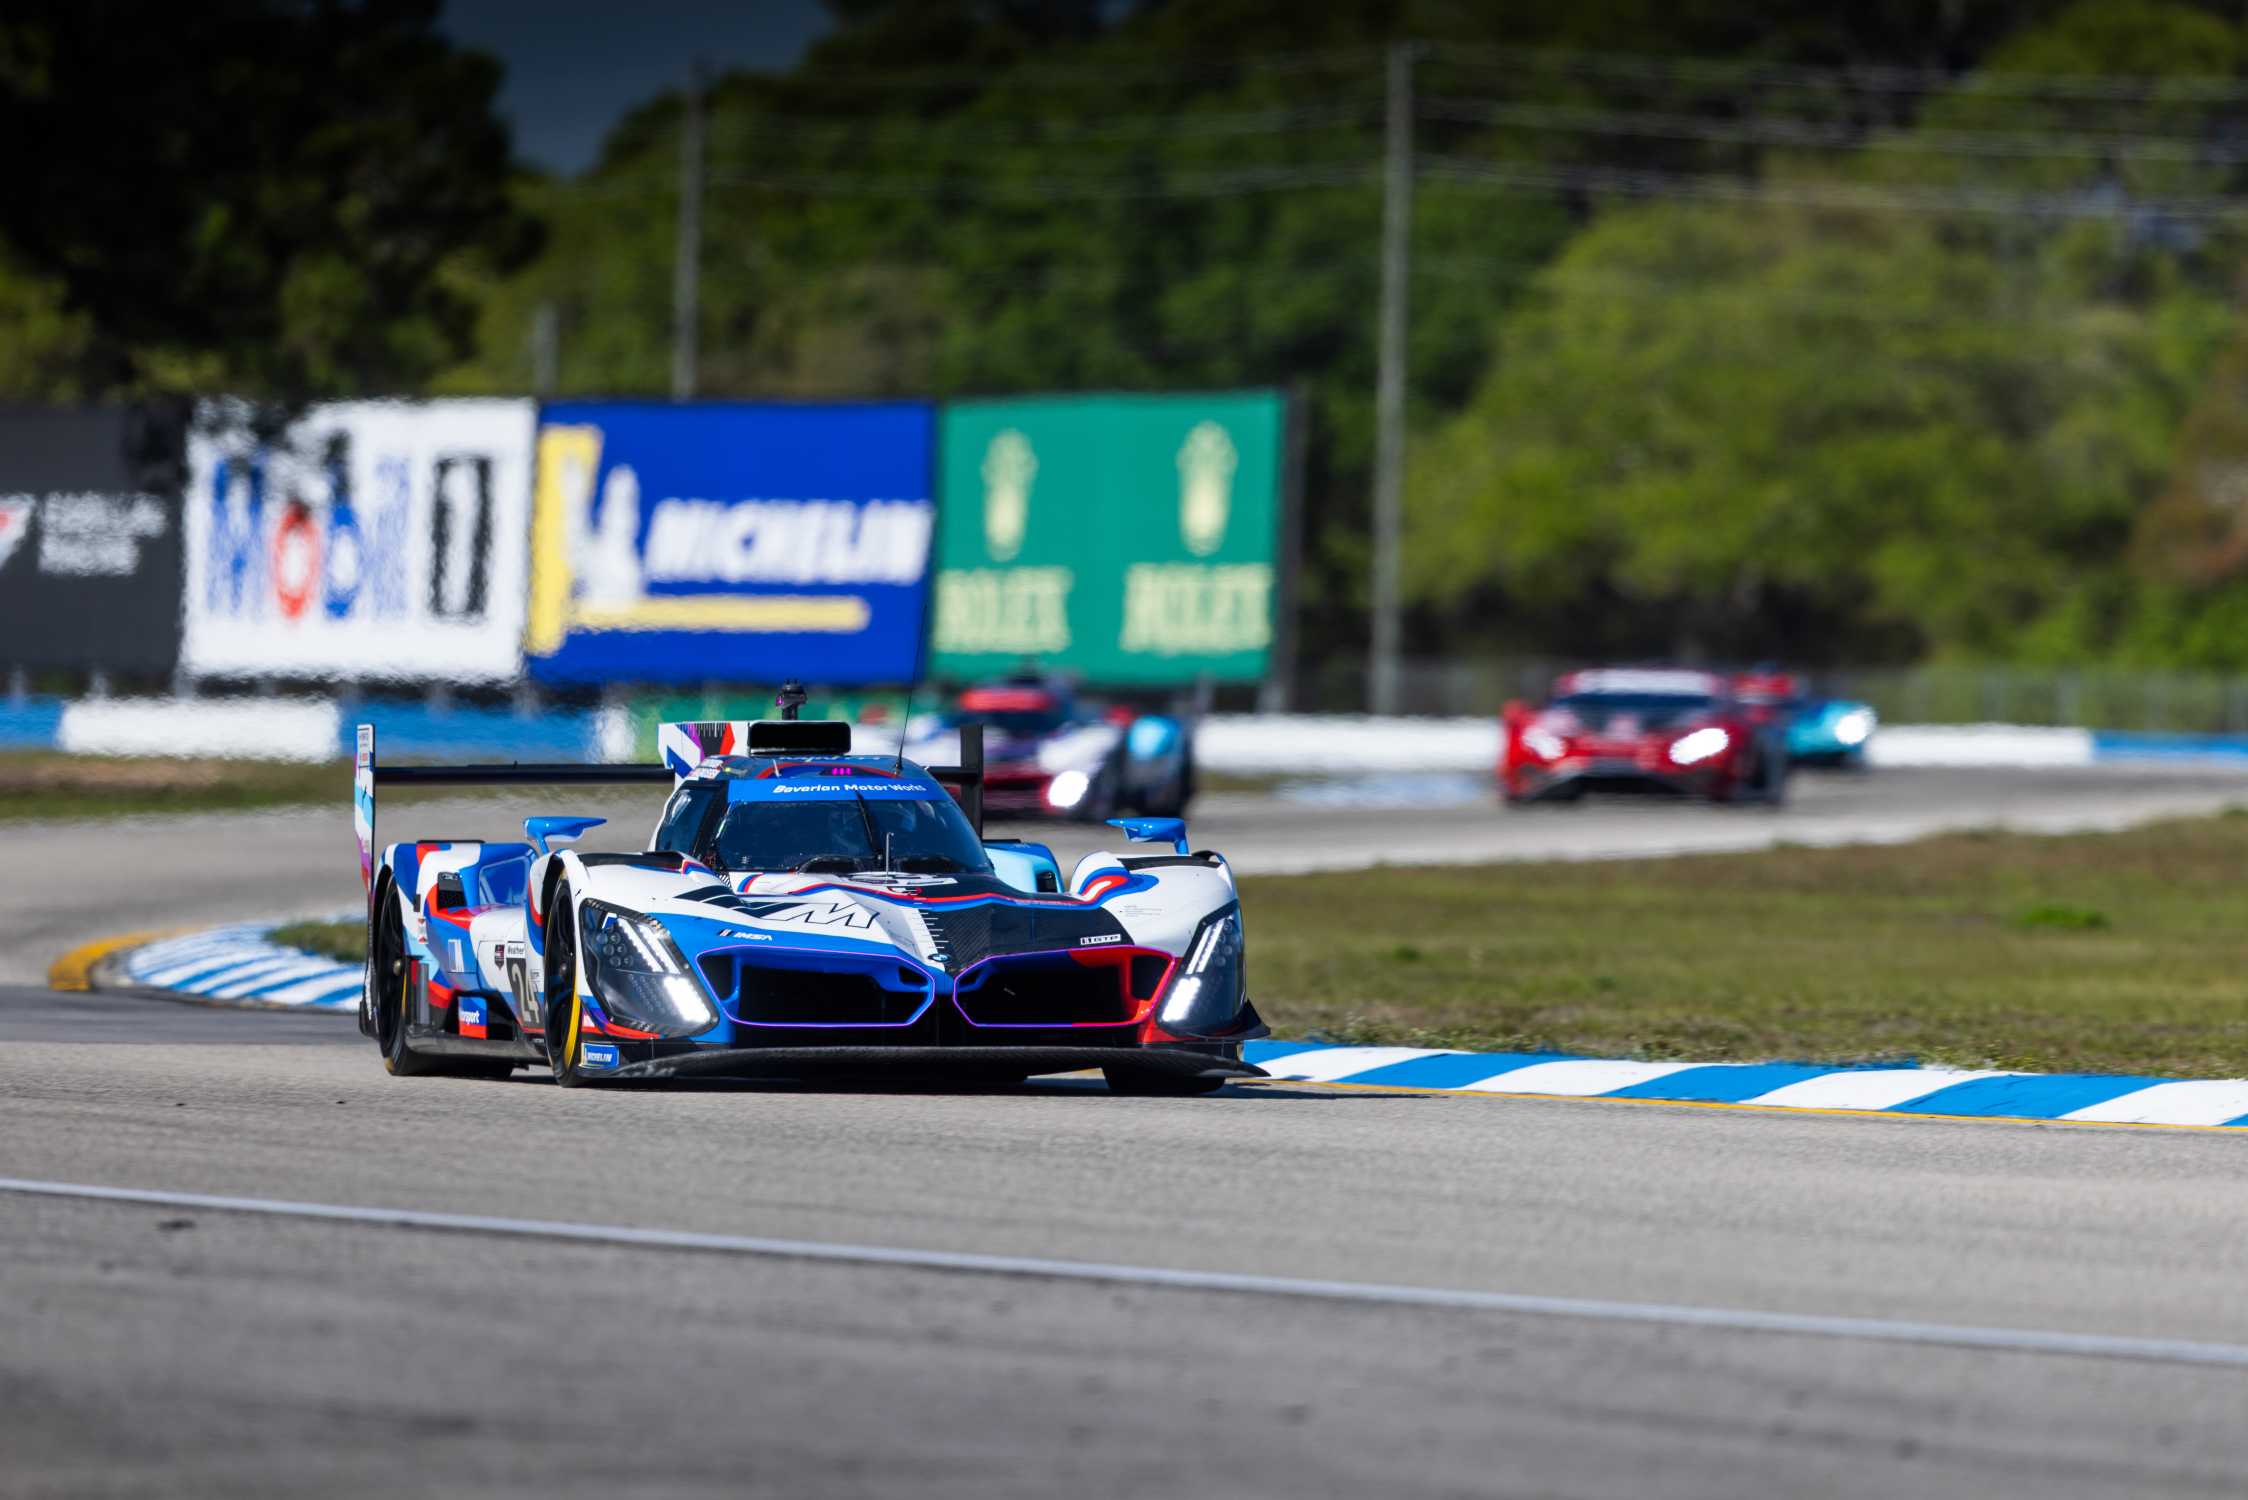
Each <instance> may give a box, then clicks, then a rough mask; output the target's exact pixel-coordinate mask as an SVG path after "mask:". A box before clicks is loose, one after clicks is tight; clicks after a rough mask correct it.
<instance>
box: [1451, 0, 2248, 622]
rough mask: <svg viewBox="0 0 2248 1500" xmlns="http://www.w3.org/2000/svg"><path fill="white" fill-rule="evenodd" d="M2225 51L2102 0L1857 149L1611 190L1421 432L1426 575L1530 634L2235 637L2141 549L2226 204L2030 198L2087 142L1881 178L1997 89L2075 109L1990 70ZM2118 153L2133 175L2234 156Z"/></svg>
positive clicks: (2098, 174)
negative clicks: (1675, 195)
mask: <svg viewBox="0 0 2248 1500" xmlns="http://www.w3.org/2000/svg"><path fill="white" fill-rule="evenodd" d="M2122 35H2127V36H2128V38H2129V45H2124V44H2123V43H2122V42H2121V41H2119V40H2118V38H2119V36H2122ZM2240 51H2241V46H2240V40H2239V32H2238V29H2237V27H2235V26H2233V25H2230V24H2225V23H2220V22H2218V21H2216V20H2215V19H2213V18H2211V17H2210V16H2208V15H2207V14H2205V13H2202V12H2200V11H2197V10H2192V9H2189V8H2187V7H2183V6H2179V5H2174V4H2162V3H2154V0H2126V3H2122V4H2107V3H2102V0H2090V3H2086V4H2081V5H2079V6H2077V7H2075V8H2073V9H2072V10H2070V11H2069V12H2067V13H2066V14H2064V15H2063V16H2062V17H2060V18H2059V19H2058V20H2056V21H2055V22H2054V23H2052V25H2051V26H2050V27H2048V28H2046V29H2044V30H2042V31H2039V32H2037V33H2034V34H2032V35H2029V36H2025V37H2023V38H2022V39H2020V40H2019V41H2018V42H2017V43H2016V44H2014V45H2011V46H2009V47H2007V48H2002V49H2001V50H2000V51H1999V53H1998V54H1997V56H1996V58H1995V59H1994V61H1993V66H1992V67H1991V68H1990V69H1989V70H1988V71H1987V72H1986V73H1985V74H1983V75H1980V76H1979V77H1978V78H1977V79H1975V80H1971V81H1970V82H1969V83H1967V84H1966V85H1964V86H1963V87H1962V88H1960V89H1959V90H1957V91H1956V92H1955V93H1954V94H1953V95H1952V96H1950V97H1948V98H1946V99H1943V100H1940V101H1938V102H1936V103H1935V104H1933V105H1931V106H1930V108H1929V110H1928V111H1927V113H1926V118H1925V119H1924V121H1923V122H1922V123H1920V124H1917V125H1915V126H1914V127H1912V128H1911V129H1909V130H1905V131H1901V132H1897V133H1895V134H1894V135H1893V136H1891V137H1889V138H1887V139H1885V140H1883V141H1882V142H1880V143H1878V144H1877V146H1876V148H1875V149H1874V150H1872V151H1871V152H1869V153H1867V154H1866V156H1865V158H1864V159H1863V160H1862V161H1860V162H1859V163H1857V164H1856V167H1855V171H1856V174H1857V175H1856V176H1855V177H1854V178H1851V177H1845V178H1841V179H1837V178H1836V176H1835V174H1834V173H1833V172H1832V171H1831V170H1826V171H1823V172H1822V171H1819V170H1814V167H1813V166H1812V165H1811V164H1806V163H1796V162H1789V161H1785V160H1774V161H1773V162H1771V163H1769V164H1768V165H1769V167H1770V169H1771V171H1772V173H1773V175H1774V177H1775V183H1774V188H1773V191H1772V192H1771V193H1769V194H1768V195H1765V196H1763V197H1761V198H1759V199H1757V200H1756V201H1754V202H1753V203H1751V204H1748V205H1745V206H1744V205H1725V206H1716V205H1704V204H1695V203H1685V204H1653V205H1645V206H1627V207H1617V208H1612V209H1610V210H1609V211H1608V212H1606V213H1604V214H1602V215H1601V216H1600V217H1599V219H1598V220H1596V221H1595V222H1594V223H1593V224H1592V225H1591V226H1590V227H1589V228H1588V229H1587V230H1586V231H1585V232H1584V233H1583V234H1581V235H1579V236H1578V237H1577V238H1576V239H1575V240H1573V241H1572V242H1571V243H1570V245H1569V247H1568V248H1567V250H1566V251H1565V252H1564V253H1563V254H1562V255H1561V256H1560V257H1558V258H1557V260H1556V261H1555V263H1554V264H1553V265H1552V266H1551V267H1549V268H1548V269H1547V270H1546V271H1545V272H1543V273H1542V274H1541V275H1540V277H1539V279H1538V283H1537V290H1536V294H1535V295H1534V296H1533V297H1531V298H1530V299H1528V300H1527V301H1526V302H1525V303H1524V304H1523V305H1522V306H1521V308H1520V309H1519V310H1518V311H1517V312H1515V313H1514V314H1513V315H1512V316H1511V317H1510V318H1509V319H1508V320H1507V321H1506V323H1505V325H1504V327H1503V329H1502V330H1501V332H1500V334H1499V336H1498V339H1497V343H1496V354H1495V357H1494V360H1493V364H1492V369H1491V373H1490V374H1489V376H1488V377H1487V379H1486V380H1485V381H1484V383H1483V385H1482V386H1481V387H1480V389H1478V390H1477V392H1476V393H1475V395H1474V397H1473V398H1472V400H1471V401H1470V403H1469V404H1468V406H1467V408H1466V409H1465V410H1464V411H1463V412H1462V413H1461V414H1460V415H1459V416H1457V417H1455V418H1454V419H1452V420H1451V421H1449V422H1447V423H1444V424H1442V425H1441V426H1440V427H1439V428H1438V429H1437V430H1436V431H1435V432H1433V433H1432V434H1430V435H1429V437H1428V439H1427V440H1426V441H1425V442H1424V443H1423V444H1422V445H1421V446H1420V448H1419V449H1418V450H1417V452H1416V454H1415V461H1414V473H1415V482H1414V489H1413V494H1412V513H1413V523H1414V531H1413V536H1412V538H1411V554H1410V564H1411V570H1412V577H1413V581H1414V584H1415V587H1416V589H1417V591H1418V594H1419V597H1420V598H1422V599H1423V600H1424V601H1426V602H1427V603H1429V604H1430V605H1431V606H1433V607H1434V608H1435V609H1436V610H1437V611H1439V612H1441V613H1444V614H1448V615H1450V616H1452V617H1454V618H1465V617H1468V616H1470V615H1473V614H1479V613H1488V612H1490V611H1492V610H1493V609H1494V608H1495V609H1498V610H1502V611H1504V612H1505V613H1506V614H1508V615H1509V616H1510V617H1511V618H1513V619H1514V620H1515V621H1517V622H1518V624H1519V626H1520V627H1521V628H1522V629H1524V630H1525V631H1526V632H1527V633H1530V634H1532V635H1533V637H1534V638H1535V640H1536V644H1537V645H1538V646H1540V647H1543V648H1545V649H1548V650H1554V651H1578V652H1582V651H1587V650H1600V649H1607V650H1611V651H1625V652H1637V653H1655V652H1667V653H1676V654H1680V655H1686V656H1694V655H1700V654H1714V655H1718V656H1732V657H1754V656H1762V655H1770V656H1786V657H1789V658H1792V659H1796V660H1802V659H1806V658H1810V659H1817V658H1819V657H1821V656H1823V657H1825V658H1827V659H1830V660H1831V659H1855V660H1861V661H1862V660H1868V659H1879V658H1881V657H1884V656H1886V657H1891V658H1910V657H1913V656H1918V655H1921V654H1924V653H1930V652H1933V653H1935V654H1938V655H1949V656H1954V657H1964V658H1969V659H1975V658H1982V659H1996V658H2005V657H2016V658H2022V659H2027V660H2032V661H2046V662H2056V661H2066V660H2080V659H2083V658H2085V657H2087V656H2100V655H2118V656H2125V657H2131V656H2137V657H2140V658H2142V659H2164V660H2177V659H2180V658H2184V659H2187V660H2192V661H2195V662H2197V663H2199V664H2206V665H2227V666H2238V665H2240V664H2242V663H2244V662H2248V634H2241V633H2236V632H2235V631H2234V630H2233V629H2232V627H2233V626H2234V625H2235V624H2236V623H2248V596H2244V595H2242V594H2240V593H2238V592H2231V593H2219V594H2214V595H2211V594H2208V593H2206V592H2204V593H2202V594H2198V595H2189V594H2187V593H2186V592H2184V591H2180V590H2176V589H2171V590H2167V591H2166V590H2164V589H2163V588H2162V587H2161V586H2160V585H2159V582H2158V581H2156V580H2149V579H2148V578H2146V577H2144V576H2143V574H2142V573H2141V572H2140V571H2138V570H2135V569H2134V568H2133V566H2132V564H2131V561H2130V557H2129V554H2130V551H2131V542H2132V538H2133V535H2134V532H2135V530H2136V529H2137V528H2138V527H2139V525H2140V522H2141V518H2142V517H2143V516H2144V515H2145V514H2146V513H2147V511H2148V509H2149V507H2150V506H2151V505H2152V503H2153V502H2154V501H2155V499H2156V498H2157V497H2158V496H2159V495H2160V494H2161V493H2162V491H2163V490H2164V487H2165V486H2166V484H2167V483H2168V481H2169V477H2170V473H2171V468H2172V463H2173V454H2174V451H2175V446H2176V441H2177V436H2178V433H2179V430H2180V427H2181V424H2182V423H2183V422H2184V420H2185V419H2186V417H2187V415H2188V413H2189V411H2190V410H2191V409H2192V407H2193V405H2194V402H2195V400H2196V397H2197V394H2198V393H2199V391H2200V389H2201V387H2202V385H2203V382H2204V381H2205V379H2206V377H2207V374H2208V372H2209V370H2210V368H2211V366H2212V363H2213V362H2214V360H2215V359H2216V357H2217V355H2218V353H2219V352H2220V351H2221V350H2222V349H2223V348H2224V347H2225V346H2226V344H2227V343H2228V342H2229V341H2230V340H2231V339H2232V338H2234V337H2235V336H2236V331H2237V325H2236V322H2235V319H2234V316H2233V314H2232V311H2231V308H2230V300H2231V298H2230V286H2229V283H2230V279H2231V276H2232V274H2233V273H2232V266H2233V265H2234V264H2235V262H2236V260H2237V254H2238V248H2239V247H2238V244H2237V242H2236V241H2235V240H2234V238H2233V237H2232V235H2231V234H2230V232H2229V231H2226V230H2224V229H2221V228H2219V227H2218V226H2215V225H2212V224H2207V223H2200V222H2193V223H2185V222H2179V223H2174V224H2165V223H2163V222H2162V221H2161V220H2160V218H2159V216H2153V217H2152V222H2150V216H2148V215H2132V214H2124V215H2116V216H2113V217H2098V218H2085V217H2076V218H2073V219H2066V220H2061V219H2049V220H2044V221H2034V222H2033V221H2031V220H2030V217H2029V216H2030V215H2031V214H2032V213H2033V212H2034V209H2033V208H2030V207H2023V206H2021V205H2024V204H2028V203H2030V202H2031V195H2034V194H2045V195H2061V197H2062V198H2064V199H2066V198H2069V197H2072V196H2073V197H2074V198H2075V199H2076V200H2078V201H2081V200H2082V199H2083V197H2084V195H2087V194H2094V193H2100V192H2107V191H2112V190H2113V184H2112V182H2111V181H2110V180H2108V179H2106V178H2103V176H2102V172H2103V164H2102V159H2101V157H2100V156H2099V154H2098V153H2096V152H2089V153H2086V154H2083V155H2078V156H2074V157H2056V156H2054V155H2051V154H2044V155H2038V156H2034V157H2030V158H2028V159H2026V160H2025V161H2023V162H2015V161H2012V160H2010V159H2008V158H2007V157H2006V156H2005V155H2004V153H2003V152H2000V153H1999V154H1998V156H1997V165H1996V166H1992V165H1990V163H1988V162H1985V161H1981V160H1977V161H1974V162H1972V163H1967V164H1966V166H1971V167H1972V168H1973V170H1974V171H1975V173H1976V175H1975V178H1974V182H1975V185H1976V191H1978V192H1982V193H1986V194H1998V195H2011V196H2007V197H2004V200H2003V201H2004V211H2000V212H1989V213H1982V212H1977V211H1976V209H1975V207H1974V205H1973V204H1972V203H1968V204H1964V205H1963V204H1962V200H1961V199H1960V198H1958V197H1957V196H1953V197H1948V198H1942V199H1939V200H1935V202H1934V206H1933V207H1930V206H1929V205H1930V202H1931V200H1929V199H1927V198H1925V197H1923V198H1920V199H1902V198H1899V197H1898V196H1897V191H1898V190H1899V189H1903V190H1907V191H1910V190H1915V189H1917V190H1921V191H1923V192H1924V193H1925V192H1926V191H1929V190H1933V191H1936V192H1947V191H1951V192H1955V191H1956V190H1957V189H1959V188H1960V187H1961V186H1962V183H1961V181H1960V179H1959V176H1958V174H1959V173H1960V172H1961V171H1963V170H1966V166H1963V162H1965V158H1964V157H1963V156H1962V155H1960V154H1958V153H1959V151H1960V150H1961V148H1960V146H1959V140H1960V137H1959V136H1958V135H1957V134H1956V132H1958V131H1959V130H1961V129H1964V128H1968V127H1969V125H1970V122H1972V123H1973V124H1974V125H1976V126H1979V127H1982V128H1983V133H1982V134H1981V135H1980V136H1978V137H1976V140H1975V144H1976V145H1977V147H1978V148H1979V149H1990V148H1991V147H1992V142H1993V138H1994V137H1998V136H2001V135H2003V133H2002V132H2000V131H1998V130H1997V129H1996V127H1995V126H1994V125H1993V123H1992V120H1991V118H1990V117H1988V115H1987V114H1986V111H1988V110H1993V109H1999V108H2001V107H2002V108H2003V109H2004V111H2005V114H2004V116H2003V118H2004V119H2005V120H2007V121H2008V122H2009V123H2008V125H2007V127H2006V129H2007V130H2008V131H2012V132H2017V133H2019V132H2022V131H2025V130H2027V131H2036V130H2042V129H2046V128H2048V127H2051V128H2054V129H2062V128H2065V127H2066V125H2067V122H2066V120H2065V118H2062V117H2060V116H2059V115H2058V112H2057V107H2049V106H2045V105H2039V106H2037V107H2036V108H2035V109H2032V110H2030V111H2029V113H2028V114H2027V115H2025V113H2024V108H2025V107H2024V106H2023V104H2022V101H2021V99H2020V97H2019V96H2018V95H2015V94H2013V93H2010V92H2009V91H2008V89H2007V87H2006V84H2007V82H2008V79H2009V78H2010V76H2012V75H2015V74H2019V73H2024V72H2064V73H2068V74H2070V75H2072V76H2073V75H2080V74H2091V73H2097V72H2099V71H2101V70H2102V69H2104V68H2124V69H2129V70H2133V71H2136V72H2140V73H2148V74H2162V73H2178V74H2202V73H2205V72H2206V71H2208V70H2209V68H2210V66H2211V64H2212V63H2213V62H2214V63H2215V64H2216V65H2218V66H2220V67H2223V66H2229V65H2230V64H2231V62H2232V61H2233V60H2234V59H2235V58H2237V57H2238V56H2239V54H2240ZM2001 101H2002V104H2001ZM2048 108H2052V109H2054V110H2055V117H2054V118H2051V119H2041V118H2038V115H2039V114H2040V113H2041V112H2043V111H2046V110H2047V109H2048ZM2147 108H2148V109H2151V110H2152V111H2154V113H2155V114H2156V115H2158V116H2159V117H2160V119H2159V121H2158V124H2159V127H2160V128H2166V129H2168V130H2171V131H2173V132H2176V133H2177V134H2178V135H2179V136H2185V137H2190V136H2191V135H2192V134H2194V133H2195V130H2196V128H2197V127H2199V128H2207V127H2210V126H2212V125H2213V123H2214V121H2213V118H2212V116H2211V107H2210V106H2209V105H2208V104H2206V103H2201V104H2191V103H2179V104H2172V103H2167V102H2161V101H2157V102H2155V103H2153V104H2150V105H2148V106H2147ZM2181 111H2183V112H2184V113H2183V114H2182V115H2181V113H2180V112H2181ZM1947 132H1952V134H1946V133H1947ZM2030 138H2031V139H2035V137H2034V136H2032V137H2030ZM1931 144H1940V145H1942V146H1944V147H1945V150H1946V151H1947V152H1949V153H1951V154H1944V153H1941V152H1939V153H1933V154H1932V153H1931V152H1929V151H1928V150H1926V149H1924V148H1926V147H1928V146H1930V145H1931ZM2000 144H2005V142H2004V141H2001V142H2000ZM2133 166H2134V168H2135V169H2143V175H2144V176H2145V178H2146V180H2145V181H2144V182H2134V183H2132V185H2131V188H2132V190H2133V191H2138V192H2160V193H2162V194H2164V195H2167V196H2173V197H2174V196H2180V195H2191V194H2204V195H2205V194H2208V193H2210V192H2213V191H2216V190H2218V189H2219V188H2220V187H2221V186H2222V185H2223V184H2222V182H2221V181H2220V180H2217V179H2218V177H2221V175H2222V169H2213V168H2209V167H2205V166H2201V165H2198V164H2196V163H2193V162H2179V161H2174V160H2173V161H2167V162H2164V161H2155V162H2139V163H2134V164H2133ZM2213 174H2215V175H2213ZM1837 189H1839V190H1840V191H1837ZM1936 208H1940V209H1942V210H1943V211H1941V212H1939V211H1935V209H1936ZM1603 633H1605V638H1602V637H1603Z"/></svg>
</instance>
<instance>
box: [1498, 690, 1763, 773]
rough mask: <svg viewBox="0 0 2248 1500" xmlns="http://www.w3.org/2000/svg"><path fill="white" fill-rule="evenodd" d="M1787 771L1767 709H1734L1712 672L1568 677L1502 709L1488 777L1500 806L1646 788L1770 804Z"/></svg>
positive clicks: (1737, 703)
mask: <svg viewBox="0 0 2248 1500" xmlns="http://www.w3.org/2000/svg"><path fill="white" fill-rule="evenodd" d="M1787 771H1788V763H1787V742H1786V734H1785V727H1784V725H1782V724H1781V723H1780V721H1779V718H1778V715H1777V714H1776V712H1774V711H1773V710H1772V709H1771V708H1769V707H1768V706H1764V705H1758V704H1753V703H1747V702H1743V701H1742V700H1741V699H1740V698H1739V697H1738V696H1737V695H1736V694H1735V692H1734V685H1733V683H1732V682H1730V681H1729V680H1728V679H1726V678H1725V677H1722V676H1720V675H1718V674H1717V673H1714V672H1695V671H1680V670H1671V669H1650V668H1636V667H1625V668H1615V667H1611V668H1605V669H1602V670H1598V671H1587V672H1570V673H1567V674H1565V675H1563V676H1562V677H1560V678H1558V679H1556V681H1555V682H1554V685H1553V695H1552V697H1551V698H1550V699H1549V700H1548V701H1547V702H1546V703H1545V705H1544V706H1543V707H1540V708H1535V709H1533V708H1531V707H1530V706H1529V705H1527V704H1523V703H1509V704H1507V705H1506V709H1505V712H1504V714H1503V716H1502V719H1501V734H1500V743H1499V765H1498V780H1499V790H1500V792H1501V794H1502V795H1503V796H1504V797H1505V798H1506V800H1507V801H1508V802H1509V803H1515V804H1520V803H1526V802H1536V801H1555V802H1573V801H1575V800H1577V799H1578V798H1580V797H1582V796H1583V795H1584V794H1585V793H1586V792H1588V791H1655V792H1672V793H1678V794H1681V795H1684V796H1689V797H1698V798H1703V799H1705V800H1708V801H1711V802H1742V801H1762V802H1769V803H1775V804H1776V803H1779V802H1781V801H1782V800H1784V799H1785V797H1786V795H1787Z"/></svg>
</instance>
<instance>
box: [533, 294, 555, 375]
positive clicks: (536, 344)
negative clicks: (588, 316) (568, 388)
mask: <svg viewBox="0 0 2248 1500" xmlns="http://www.w3.org/2000/svg"><path fill="white" fill-rule="evenodd" d="M561 383H562V310H561V309H560V308H558V307H556V306H555V305H554V302H553V299H551V298H549V299H548V300H546V301H544V302H541V303H540V304H539V305H538V307H537V308H536V309H535V310H534V311H533V312H532V313H531V390H532V392H533V393H534V394H535V395H538V396H542V397H545V398H547V399H549V400H551V399H553V396H554V393H555V391H556V390H558V389H560V387H561Z"/></svg>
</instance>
